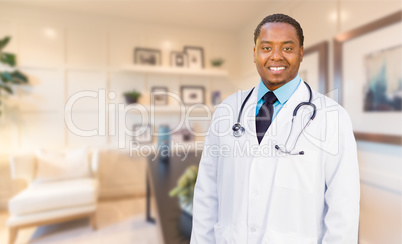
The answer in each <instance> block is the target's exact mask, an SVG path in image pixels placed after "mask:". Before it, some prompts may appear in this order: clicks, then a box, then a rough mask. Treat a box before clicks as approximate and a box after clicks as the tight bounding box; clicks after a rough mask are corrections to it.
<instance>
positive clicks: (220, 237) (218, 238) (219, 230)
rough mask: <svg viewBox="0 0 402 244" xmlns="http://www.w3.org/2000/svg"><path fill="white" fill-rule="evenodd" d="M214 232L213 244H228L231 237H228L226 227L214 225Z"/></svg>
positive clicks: (228, 229)
mask: <svg viewBox="0 0 402 244" xmlns="http://www.w3.org/2000/svg"><path fill="white" fill-rule="evenodd" d="M214 231H215V243H216V244H229V243H231V242H230V239H231V236H230V233H231V232H230V228H229V227H226V226H221V225H220V224H216V225H214Z"/></svg>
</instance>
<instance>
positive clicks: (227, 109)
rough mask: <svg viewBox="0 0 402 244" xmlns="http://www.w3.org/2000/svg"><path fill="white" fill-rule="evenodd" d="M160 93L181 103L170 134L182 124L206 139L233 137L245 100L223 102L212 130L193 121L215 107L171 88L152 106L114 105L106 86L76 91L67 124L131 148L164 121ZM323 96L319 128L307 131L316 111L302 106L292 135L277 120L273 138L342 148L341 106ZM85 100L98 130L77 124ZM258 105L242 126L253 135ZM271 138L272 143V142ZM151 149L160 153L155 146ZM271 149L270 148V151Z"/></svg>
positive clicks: (203, 119) (328, 148)
mask: <svg viewBox="0 0 402 244" xmlns="http://www.w3.org/2000/svg"><path fill="white" fill-rule="evenodd" d="M161 94H163V95H166V96H168V97H169V99H170V101H171V102H170V103H171V104H172V103H177V107H178V111H175V113H178V114H179V120H178V122H177V123H176V126H174V127H173V128H170V131H168V132H167V133H168V134H173V133H175V132H177V131H179V130H180V129H182V128H186V129H187V130H188V131H189V132H190V133H191V134H192V135H194V136H199V137H204V136H206V135H208V134H209V133H212V134H213V135H214V136H217V137H226V136H230V135H232V133H233V132H232V129H231V128H232V125H233V124H234V123H235V122H236V121H235V120H236V119H237V114H238V111H237V110H236V108H237V107H240V106H241V102H242V97H241V96H239V95H238V96H237V98H236V99H237V102H236V104H237V105H238V106H237V107H236V106H230V105H229V104H227V103H223V104H221V105H220V106H219V107H218V110H220V111H219V113H218V114H219V115H218V116H215V119H214V120H213V121H212V123H211V126H210V129H209V131H205V132H196V131H194V130H193V128H192V126H191V124H192V123H193V122H207V123H208V122H209V121H211V119H212V113H213V111H211V109H210V108H209V107H208V106H206V105H204V104H195V105H192V106H190V107H187V108H186V106H185V104H184V103H183V101H182V100H181V98H180V97H179V96H178V95H177V94H175V93H172V92H152V93H151V105H150V106H144V105H142V104H129V105H126V104H123V103H113V100H115V99H116V97H117V96H116V93H115V92H113V91H111V92H108V93H106V90H105V89H99V90H98V91H88V90H87V91H80V92H77V93H76V94H74V95H72V96H71V97H70V98H69V99H68V101H67V103H66V105H65V110H64V112H65V124H66V126H67V128H68V129H69V131H70V132H71V133H73V134H75V135H78V136H82V137H92V136H116V137H117V141H118V148H119V149H124V148H126V147H127V142H128V140H127V137H135V136H140V135H142V134H143V133H145V132H146V131H147V129H148V125H149V124H151V125H157V124H159V123H160V121H158V119H157V117H156V116H155V115H156V113H157V111H156V110H157V109H156V107H155V106H153V105H152V104H154V98H155V96H156V95H161ZM238 94H239V93H238ZM322 98H323V97H320V98H317V99H315V100H314V101H313V102H314V103H315V104H316V105H317V113H325V115H324V118H323V119H321V122H320V123H321V124H320V126H319V127H317V126H315V127H313V128H312V127H311V126H307V127H306V129H305V130H302V128H303V126H305V125H306V124H307V123H308V120H309V114H310V113H311V110H309V109H301V110H300V112H298V115H297V117H296V118H295V119H294V121H293V123H292V126H293V127H294V128H293V129H292V131H293V132H292V133H290V134H289V131H288V130H283V128H282V127H281V126H280V124H278V121H277V120H274V121H273V123H272V124H271V127H272V128H270V130H271V134H272V135H274V136H277V135H279V134H283V137H285V138H286V137H289V138H288V140H289V145H290V146H288V145H286V148H291V146H292V145H295V142H296V140H297V136H299V135H300V136H302V137H304V141H306V140H307V141H308V142H309V143H310V144H311V145H313V146H315V147H316V148H317V149H320V150H323V151H325V152H327V153H330V154H332V155H335V154H337V153H338V152H339V109H338V105H337V103H336V102H334V101H333V100H331V99H327V98H326V97H324V99H322ZM81 99H92V100H96V101H97V105H98V108H97V125H95V126H94V128H91V129H87V130H85V129H83V128H79V127H78V126H77V125H76V124H75V123H74V120H73V112H74V105H75V104H76V102H78V101H79V100H81ZM318 99H319V100H318ZM82 101H84V100H82ZM86 101H87V100H86ZM286 106H287V104H285V105H284V107H283V108H286V109H289V108H287V107H286ZM332 108H334V109H332ZM199 109H202V110H204V111H205V112H206V116H194V114H192V112H193V111H194V110H199ZM255 109H256V107H255V104H252V103H247V104H246V106H245V107H244V111H243V114H242V118H241V122H242V125H243V126H244V127H245V128H246V133H248V134H249V135H250V133H252V131H253V130H252V128H253V126H252V123H254V119H255ZM291 109H292V108H291ZM292 110H293V109H292ZM128 114H136V115H137V116H136V120H138V118H139V120H140V121H138V122H136V123H138V124H141V126H140V127H137V128H136V129H135V130H134V129H132V127H133V126H128V124H127V115H128ZM313 123H314V122H313ZM295 131H296V132H295ZM165 134H166V133H165ZM151 135H152V136H158V135H162V134H161V133H158V132H157V131H154V130H151ZM268 141H270V142H272V141H271V140H268ZM292 143H293V144H292ZM297 143H299V142H297ZM268 144H269V143H268ZM234 146H235V147H234V148H233V149H234V151H235V152H236V153H238V155H239V156H241V155H243V154H245V153H246V152H249V153H252V154H259V155H262V156H263V155H266V156H269V155H273V154H275V153H278V151H277V150H273V151H270V149H272V148H274V147H275V145H264V147H260V146H259V147H258V148H251V147H252V145H251V144H248V146H247V144H244V145H243V146H246V147H245V148H244V147H243V148H240V147H239V146H240V144H239V143H237V144H236V143H235V144H234ZM270 146H271V147H272V148H271V147H270ZM280 146H281V147H284V146H285V145H284V142H283V143H282V144H280ZM197 147H198V148H197V149H196V150H199V145H197ZM133 148H134V150H136V151H138V150H139V148H140V147H138V145H137V144H136V143H135V142H134V141H132V140H131V141H129V149H130V150H131V149H133ZM194 149H195V148H193V149H192V150H194ZM212 149H213V150H212ZM222 149H225V145H220V146H218V151H219V154H220V155H221V156H225V155H226V154H227V153H226V152H225V150H223V151H222ZM150 150H151V149H150ZM152 150H153V151H155V150H154V149H152ZM204 150H205V151H206V152H208V153H215V152H214V151H216V149H214V148H212V147H210V148H206V147H205V148H204ZM264 150H265V151H264ZM267 150H268V152H266V151H267ZM182 151H183V150H182ZM184 151H187V152H188V151H189V150H188V149H185V150H184ZM269 151H270V152H269Z"/></svg>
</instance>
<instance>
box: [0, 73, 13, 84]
mask: <svg viewBox="0 0 402 244" xmlns="http://www.w3.org/2000/svg"><path fill="white" fill-rule="evenodd" d="M0 76H1V79H2V80H3V82H4V83H6V82H12V81H13V75H12V74H11V73H10V72H8V71H5V72H0Z"/></svg>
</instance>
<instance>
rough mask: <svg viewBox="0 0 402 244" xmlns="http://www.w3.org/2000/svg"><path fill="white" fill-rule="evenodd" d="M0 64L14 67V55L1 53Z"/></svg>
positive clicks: (15, 61)
mask: <svg viewBox="0 0 402 244" xmlns="http://www.w3.org/2000/svg"><path fill="white" fill-rule="evenodd" d="M0 62H2V63H5V64H8V65H10V66H11V67H14V66H15V65H16V63H17V58H16V56H15V54H12V53H1V54H0Z"/></svg>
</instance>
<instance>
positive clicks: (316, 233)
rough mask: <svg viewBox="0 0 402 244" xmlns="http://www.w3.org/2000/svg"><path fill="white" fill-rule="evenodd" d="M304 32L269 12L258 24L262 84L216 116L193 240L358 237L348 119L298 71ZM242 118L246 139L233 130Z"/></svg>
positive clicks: (334, 241)
mask: <svg viewBox="0 0 402 244" xmlns="http://www.w3.org/2000/svg"><path fill="white" fill-rule="evenodd" d="M303 38H304V37H303V31H302V28H301V27H300V25H299V23H298V22H297V21H296V20H294V19H293V18H291V17H289V16H287V15H283V14H274V15H270V16H267V17H266V18H264V19H263V20H262V22H261V23H260V24H259V25H258V26H257V29H256V30H255V34H254V41H255V47H254V62H255V64H256V67H257V71H258V73H259V75H260V76H261V81H260V83H259V85H258V86H257V87H256V88H255V89H254V90H252V91H246V92H241V93H238V94H234V95H232V96H230V97H229V98H227V99H226V100H225V101H224V102H223V103H222V104H221V105H220V107H219V108H218V109H217V110H216V112H215V114H214V117H213V119H212V122H211V126H210V129H209V133H208V135H207V137H206V140H205V146H204V151H203V155H202V159H201V162H200V167H199V172H198V178H197V183H196V186H195V195H194V209H193V231H192V236H191V243H192V244H204V243H208V244H211V243H219V244H221V243H240V244H245V243H248V244H254V243H255V244H261V243H269V244H282V243H283V244H285V243H286V244H288V243H289V244H295V243H300V244H313V243H314V244H317V243H323V244H324V243H325V244H328V243H331V244H341V243H357V232H358V218H359V198H360V196H359V195H360V194H359V175H358V162H357V152H356V142H355V139H354V136H353V131H352V126H351V122H350V119H349V116H348V114H347V113H346V111H345V110H344V109H343V108H342V107H341V106H339V105H338V104H337V103H336V102H334V101H332V100H330V99H329V98H327V97H325V96H323V95H321V94H319V93H316V92H312V93H311V95H310V92H309V88H308V87H307V85H306V84H304V82H303V81H301V79H300V78H299V76H298V70H299V66H300V62H302V60H303ZM247 94H250V96H249V98H248V99H247V101H246V102H245V100H246V96H247ZM310 96H311V97H310ZM309 100H311V101H312V103H313V104H314V105H315V107H316V114H315V117H314V116H313V113H314V112H313V111H314V110H313V106H312V105H306V104H309V103H307V102H308V101H309ZM242 103H244V107H243V109H242V114H241V116H240V118H238V114H239V112H240V104H242ZM300 104H302V106H298V105H300ZM296 107H299V109H298V110H297V114H296V117H295V119H294V120H292V117H293V113H294V111H295V109H296ZM311 119H312V120H311ZM236 121H238V122H239V124H240V125H241V126H242V127H244V129H245V131H244V134H243V135H242V136H235V134H234V133H233V132H234V130H236V129H238V128H235V127H233V128H232V125H233V124H235V123H236ZM232 129H233V130H232ZM217 149H220V150H218V151H219V152H218V153H217Z"/></svg>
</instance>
